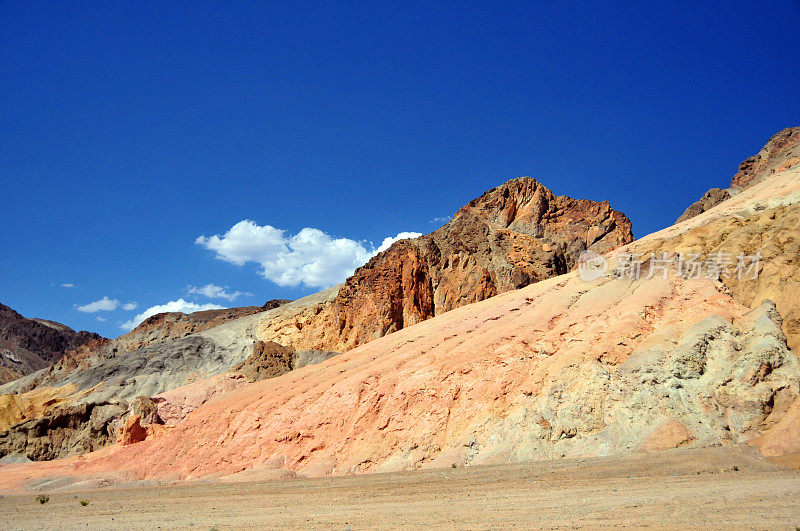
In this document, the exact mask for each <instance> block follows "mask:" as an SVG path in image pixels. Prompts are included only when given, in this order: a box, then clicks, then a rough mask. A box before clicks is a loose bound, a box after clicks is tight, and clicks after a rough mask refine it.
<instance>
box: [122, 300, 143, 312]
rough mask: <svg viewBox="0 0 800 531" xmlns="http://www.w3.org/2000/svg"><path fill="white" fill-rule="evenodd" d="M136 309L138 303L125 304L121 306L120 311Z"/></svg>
mask: <svg viewBox="0 0 800 531" xmlns="http://www.w3.org/2000/svg"><path fill="white" fill-rule="evenodd" d="M138 307H139V303H138V302H136V301H131V302H126V303H125V304H123V305H122V309H123V310H127V311H130V310H135V309H136V308H138Z"/></svg>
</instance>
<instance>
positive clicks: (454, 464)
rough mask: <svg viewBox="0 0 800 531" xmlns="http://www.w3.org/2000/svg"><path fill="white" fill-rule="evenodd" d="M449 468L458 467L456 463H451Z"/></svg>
mask: <svg viewBox="0 0 800 531" xmlns="http://www.w3.org/2000/svg"><path fill="white" fill-rule="evenodd" d="M450 466H451V467H453V468H457V467H458V465H457V464H456V463H453V464H451V465H450Z"/></svg>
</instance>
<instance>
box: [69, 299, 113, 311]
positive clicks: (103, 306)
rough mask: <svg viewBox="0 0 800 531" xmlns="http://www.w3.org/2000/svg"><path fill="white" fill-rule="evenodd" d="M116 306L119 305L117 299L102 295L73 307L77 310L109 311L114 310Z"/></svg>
mask: <svg viewBox="0 0 800 531" xmlns="http://www.w3.org/2000/svg"><path fill="white" fill-rule="evenodd" d="M117 306H119V301H118V300H117V299H109V298H108V297H103V298H102V299H100V300H99V301H94V302H90V303H89V304H83V305H81V306H78V305H76V306H75V308H76V309H77V310H78V311H79V312H84V313H95V312H110V311H113V310H116V309H117Z"/></svg>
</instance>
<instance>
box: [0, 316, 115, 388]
mask: <svg viewBox="0 0 800 531" xmlns="http://www.w3.org/2000/svg"><path fill="white" fill-rule="evenodd" d="M93 339H101V337H100V336H99V335H98V334H95V333H92V332H85V331H81V332H76V331H75V330H73V329H72V328H70V327H68V326H66V325H63V324H61V323H56V322H54V321H46V320H44V319H27V318H25V317H23V316H21V315H20V314H18V313H17V312H15V311H14V310H12V309H11V308H9V307H8V306H5V305H4V304H0V383H5V382H9V381H11V380H15V379H16V378H19V377H20V376H24V375H26V374H30V373H32V372H35V371H38V370H39V369H43V368H45V367H47V366H48V365H50V364H51V363H53V362H55V361H58V360H59V359H60V358H61V357H62V356H63V355H64V353H65V352H67V351H69V350H72V349H75V348H77V347H79V346H81V345H83V344H84V343H86V342H88V341H91V340H93Z"/></svg>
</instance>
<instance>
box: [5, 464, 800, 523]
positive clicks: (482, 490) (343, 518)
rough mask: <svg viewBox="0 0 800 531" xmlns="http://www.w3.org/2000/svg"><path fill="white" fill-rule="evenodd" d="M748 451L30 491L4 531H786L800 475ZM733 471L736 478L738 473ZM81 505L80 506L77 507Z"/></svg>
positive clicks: (10, 498)
mask: <svg viewBox="0 0 800 531" xmlns="http://www.w3.org/2000/svg"><path fill="white" fill-rule="evenodd" d="M787 464H789V465H796V464H797V460H784V461H783V462H782V463H780V464H777V463H774V462H770V461H768V460H767V459H762V458H759V457H758V456H757V455H756V454H754V453H753V451H752V450H748V449H725V450H723V449H710V450H673V451H668V452H662V453H659V454H649V455H645V454H639V455H634V456H629V457H623V458H591V459H573V460H560V461H546V462H537V463H519V464H513V465H496V466H481V467H470V468H458V469H438V470H422V471H414V472H401V473H391V474H373V475H361V476H348V477H330V478H317V479H288V480H280V481H253V482H236V483H230V482H213V483H210V482H204V483H188V484H187V483H184V484H179V485H171V486H150V487H128V488H121V487H114V488H107V489H101V490H83V491H54V492H48V493H47V495H49V496H50V501H49V502H48V503H47V504H44V505H42V504H40V503H38V502H37V501H36V499H35V495H36V493H34V492H28V493H24V494H22V493H15V494H11V493H6V494H5V495H4V496H3V497H2V498H0V528H2V529H32V528H50V529H52V528H87V527H88V528H109V527H115V528H140V529H142V528H144V529H155V528H159V527H162V528H169V529H174V528H200V529H210V528H214V527H216V528H219V529H226V528H244V527H256V526H258V527H271V528H298V527H300V528H309V527H325V528H334V529H337V528H338V529H346V528H348V527H350V528H352V529H354V530H355V529H364V528H387V527H389V528H399V527H431V526H436V527H458V528H472V529H475V528H477V529H488V528H500V527H524V528H530V527H547V528H559V527H560V528H565V527H568V528H571V527H578V526H590V527H596V526H655V527H697V526H712V527H722V526H735V527H762V528H766V527H769V528H775V527H784V528H790V529H791V528H794V526H797V525H800V471H798V470H796V469H791V468H786V467H785V465H787ZM734 467H736V468H738V470H734ZM81 500H88V501H89V504H88V505H87V506H85V507H84V506H82V505H81V504H80V501H81Z"/></svg>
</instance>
